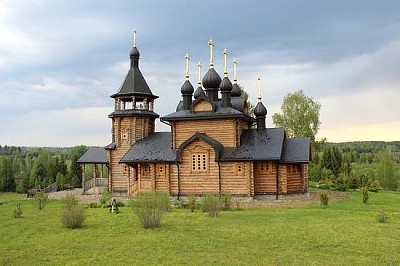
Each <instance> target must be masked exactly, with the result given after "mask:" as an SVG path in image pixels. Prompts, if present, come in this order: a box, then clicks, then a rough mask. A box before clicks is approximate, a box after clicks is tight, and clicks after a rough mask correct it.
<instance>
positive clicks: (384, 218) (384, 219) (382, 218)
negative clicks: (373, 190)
mask: <svg viewBox="0 0 400 266" xmlns="http://www.w3.org/2000/svg"><path fill="white" fill-rule="evenodd" d="M376 220H377V221H378V223H388V222H389V220H390V218H389V216H388V215H387V214H386V213H385V208H384V207H383V204H381V206H380V207H379V210H378V215H377V216H376Z"/></svg>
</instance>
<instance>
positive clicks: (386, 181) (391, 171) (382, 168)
mask: <svg viewBox="0 0 400 266" xmlns="http://www.w3.org/2000/svg"><path fill="white" fill-rule="evenodd" d="M377 172H378V178H379V182H380V184H381V186H382V187H383V188H384V189H387V190H397V187H398V181H397V178H396V173H395V168H394V162H393V160H392V155H391V154H390V152H389V151H388V150H385V151H383V152H382V153H381V155H380V162H379V165H378V168H377Z"/></svg>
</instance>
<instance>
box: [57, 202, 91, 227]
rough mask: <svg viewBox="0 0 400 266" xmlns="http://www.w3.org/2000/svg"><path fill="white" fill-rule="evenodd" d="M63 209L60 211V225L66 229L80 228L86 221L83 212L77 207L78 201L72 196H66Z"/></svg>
mask: <svg viewBox="0 0 400 266" xmlns="http://www.w3.org/2000/svg"><path fill="white" fill-rule="evenodd" d="M63 201H64V207H63V210H62V211H61V223H62V224H63V225H64V227H66V228H70V229H76V228H81V227H82V225H83V222H84V221H85V220H86V213H85V210H84V209H83V208H82V207H81V206H79V205H78V199H77V198H76V197H75V196H73V195H67V196H66V197H65V198H64V199H63Z"/></svg>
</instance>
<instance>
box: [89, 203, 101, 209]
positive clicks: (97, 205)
mask: <svg viewBox="0 0 400 266" xmlns="http://www.w3.org/2000/svg"><path fill="white" fill-rule="evenodd" d="M88 206H89V208H100V207H101V206H100V205H99V204H97V203H94V202H91V203H89V205H88Z"/></svg>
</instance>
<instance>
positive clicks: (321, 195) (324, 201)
mask: <svg viewBox="0 0 400 266" xmlns="http://www.w3.org/2000/svg"><path fill="white" fill-rule="evenodd" d="M319 200H320V201H321V207H322V208H326V207H327V206H328V203H329V197H328V193H326V192H321V193H319Z"/></svg>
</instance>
